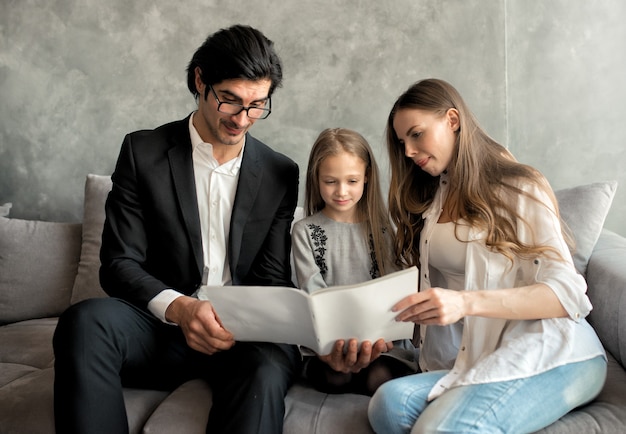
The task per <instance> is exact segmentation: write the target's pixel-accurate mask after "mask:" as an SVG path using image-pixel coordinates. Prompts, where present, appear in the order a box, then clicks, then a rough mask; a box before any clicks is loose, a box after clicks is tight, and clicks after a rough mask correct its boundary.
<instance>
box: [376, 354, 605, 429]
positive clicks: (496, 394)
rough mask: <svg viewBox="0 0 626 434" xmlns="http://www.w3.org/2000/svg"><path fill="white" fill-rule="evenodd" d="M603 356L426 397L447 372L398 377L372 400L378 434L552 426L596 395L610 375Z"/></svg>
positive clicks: (460, 387) (377, 392)
mask: <svg viewBox="0 0 626 434" xmlns="http://www.w3.org/2000/svg"><path fill="white" fill-rule="evenodd" d="M606 370H607V368H606V361H605V359H604V358H603V357H601V356H599V357H596V358H593V359H591V360H586V361H583V362H578V363H571V364H568V365H564V366H559V367H558V368H554V369H551V370H549V371H547V372H544V373H542V374H538V375H534V376H532V377H528V378H521V379H518V380H511V381H501V382H495V383H485V384H474V385H469V386H459V387H455V388H452V389H450V390H447V391H446V392H445V393H443V394H442V395H441V396H439V397H438V398H436V399H435V400H433V401H431V402H428V401H427V396H428V394H429V392H430V390H431V389H432V387H433V386H434V385H435V383H436V382H437V381H438V380H439V379H440V378H441V377H443V376H444V375H446V373H447V371H434V372H427V373H422V374H415V375H410V376H407V377H402V378H397V379H395V380H391V381H389V382H387V383H385V384H383V385H382V386H381V387H380V388H379V389H378V390H377V391H376V393H375V394H374V396H373V397H372V399H371V401H370V404H369V410H368V415H369V420H370V423H371V425H372V427H373V428H374V431H376V432H377V433H384V434H395V433H409V432H410V433H411V434H417V433H435V432H436V433H486V432H488V433H527V432H533V431H537V430H539V429H541V428H543V427H546V426H548V425H550V424H551V423H552V422H554V421H556V420H558V419H559V418H560V417H562V416H563V415H565V414H566V413H568V412H569V411H571V410H573V409H574V408H576V407H578V406H580V405H583V404H585V403H587V402H589V401H591V400H592V399H593V398H595V397H596V396H597V395H598V393H600V390H602V387H603V386H604V381H605V379H606Z"/></svg>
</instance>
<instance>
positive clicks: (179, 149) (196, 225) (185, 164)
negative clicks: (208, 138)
mask: <svg viewBox="0 0 626 434" xmlns="http://www.w3.org/2000/svg"><path fill="white" fill-rule="evenodd" d="M188 122H189V118H186V119H185V121H182V122H181V127H184V128H181V129H180V130H177V131H176V134H172V136H171V137H170V138H169V140H170V141H171V142H172V144H173V146H172V147H171V148H170V150H169V151H168V157H169V162H170V170H171V171H172V179H173V182H174V190H175V194H176V199H177V200H178V205H179V209H180V212H181V214H182V217H183V221H184V223H185V229H186V232H187V237H188V239H189V242H190V243H191V247H192V248H193V252H194V256H195V258H196V265H197V266H198V272H199V273H200V276H202V270H203V268H204V261H203V258H202V232H201V230H200V217H199V213H198V199H197V197H196V183H195V179H194V175H193V174H194V171H193V159H192V155H191V153H192V149H191V138H190V137H189V129H188Z"/></svg>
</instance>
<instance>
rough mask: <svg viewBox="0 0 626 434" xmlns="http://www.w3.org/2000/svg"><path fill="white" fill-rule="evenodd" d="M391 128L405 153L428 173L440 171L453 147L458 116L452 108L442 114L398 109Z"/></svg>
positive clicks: (432, 174) (444, 166) (447, 162)
mask: <svg viewBox="0 0 626 434" xmlns="http://www.w3.org/2000/svg"><path fill="white" fill-rule="evenodd" d="M393 129H394V131H395V132H396V136H397V137H398V139H399V140H400V143H401V144H402V145H403V146H404V155H406V156H407V158H410V159H411V160H412V161H413V163H415V164H416V165H417V166H419V167H420V169H422V170H423V171H424V172H426V173H428V174H430V175H431V176H439V175H440V174H441V173H443V172H444V171H445V170H446V169H447V168H448V166H449V165H450V162H451V161H452V156H453V155H454V152H455V150H456V137H457V133H456V132H457V131H458V129H459V116H458V112H457V111H456V110H455V109H449V110H448V111H447V112H446V114H445V115H443V116H440V115H437V114H436V113H433V112H430V111H427V110H420V109H411V108H407V109H400V110H398V111H397V112H396V115H395V117H394V119H393Z"/></svg>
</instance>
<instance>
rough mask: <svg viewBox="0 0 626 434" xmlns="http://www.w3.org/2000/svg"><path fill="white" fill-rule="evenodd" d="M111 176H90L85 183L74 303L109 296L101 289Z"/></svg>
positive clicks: (73, 293)
mask: <svg viewBox="0 0 626 434" xmlns="http://www.w3.org/2000/svg"><path fill="white" fill-rule="evenodd" d="M111 186H112V182H111V177H110V176H102V175H93V174H90V175H87V179H86V181H85V204H84V209H83V242H82V247H81V252H80V262H79V264H78V275H77V276H76V281H75V282H74V290H73V291H72V300H71V303H72V304H75V303H78V302H79V301H82V300H85V299H87V298H94V297H106V296H107V294H106V293H105V292H104V290H103V289H102V287H101V286H100V278H99V276H98V273H99V270H100V245H101V244H102V228H103V226H104V217H105V216H104V203H105V201H106V198H107V196H108V194H109V191H111Z"/></svg>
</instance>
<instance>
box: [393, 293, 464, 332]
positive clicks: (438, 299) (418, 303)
mask: <svg viewBox="0 0 626 434" xmlns="http://www.w3.org/2000/svg"><path fill="white" fill-rule="evenodd" d="M465 303H466V301H465V296H464V291H453V290H451V289H443V288H429V289H427V290H425V291H421V292H417V293H415V294H411V295H409V296H408V297H405V298H403V299H402V300H400V301H399V302H398V303H397V304H396V305H395V306H394V307H393V308H392V311H394V312H400V313H399V314H398V316H396V320H397V321H407V322H409V321H410V322H414V323H416V324H425V325H448V324H454V323H455V322H457V321H459V320H460V319H461V318H463V317H465V316H466V315H467V314H466V305H465Z"/></svg>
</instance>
